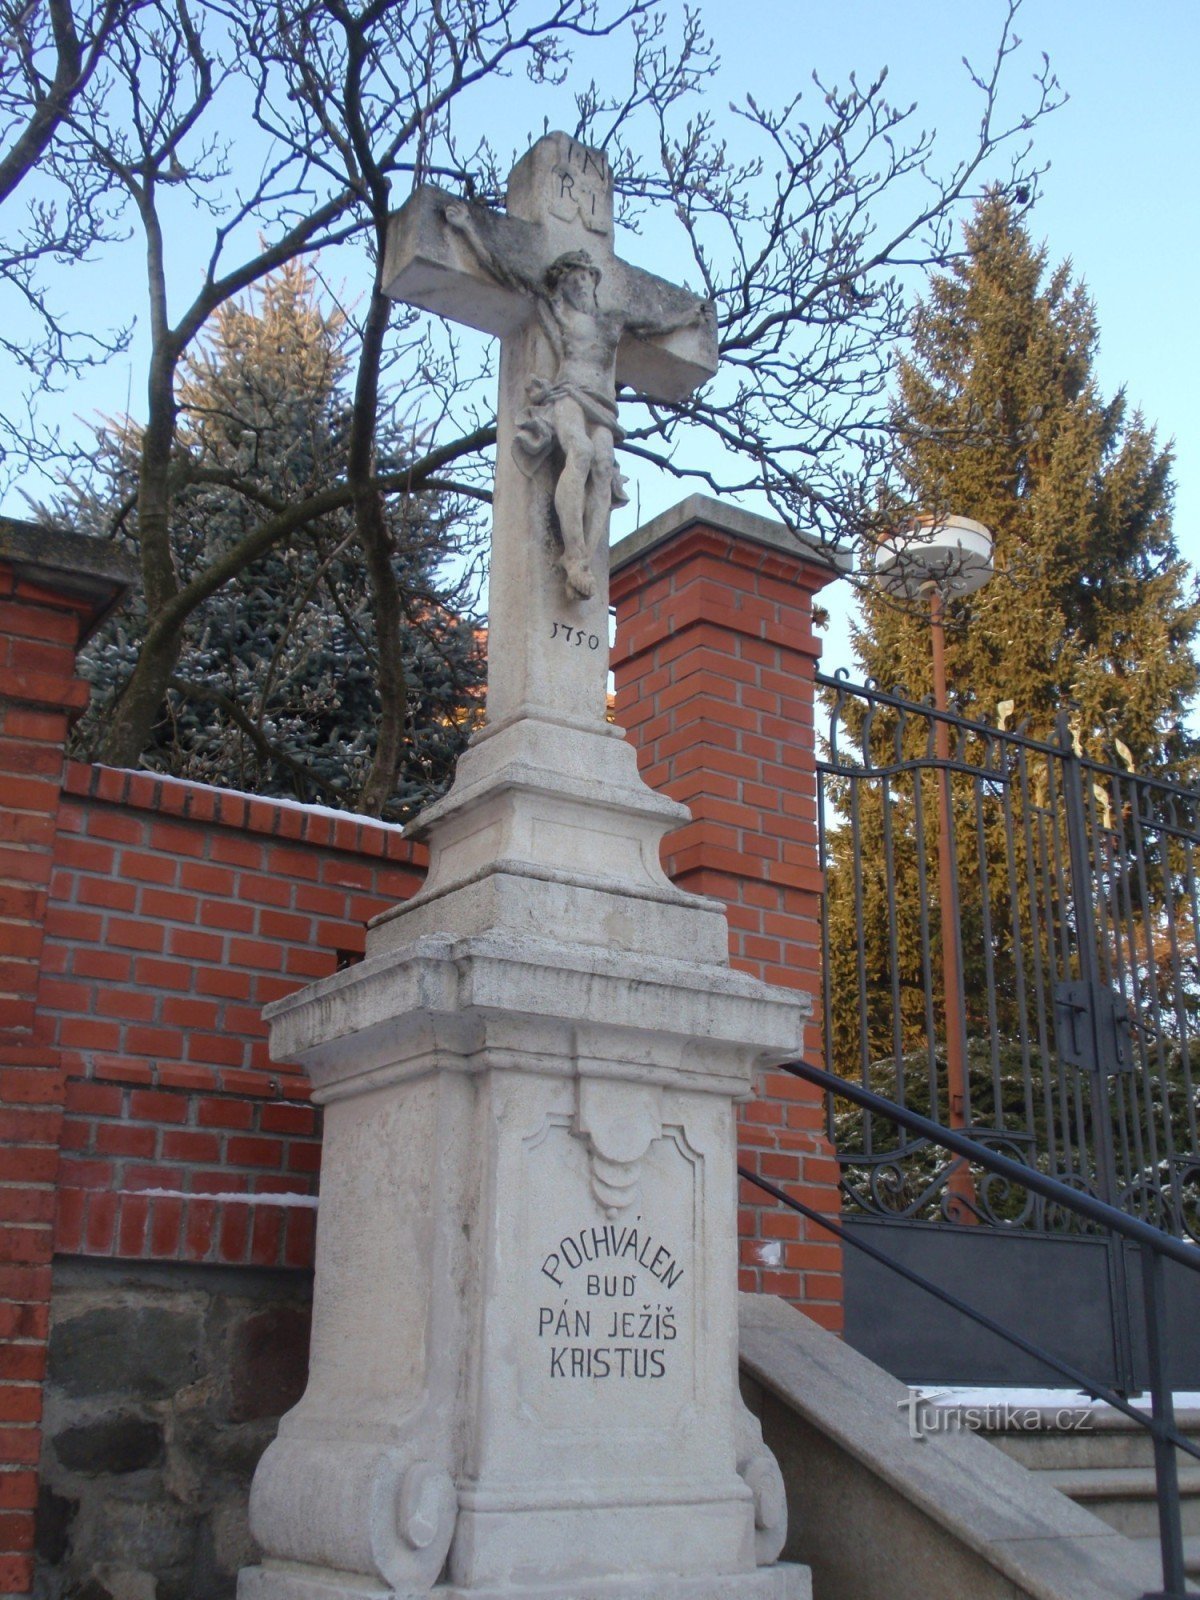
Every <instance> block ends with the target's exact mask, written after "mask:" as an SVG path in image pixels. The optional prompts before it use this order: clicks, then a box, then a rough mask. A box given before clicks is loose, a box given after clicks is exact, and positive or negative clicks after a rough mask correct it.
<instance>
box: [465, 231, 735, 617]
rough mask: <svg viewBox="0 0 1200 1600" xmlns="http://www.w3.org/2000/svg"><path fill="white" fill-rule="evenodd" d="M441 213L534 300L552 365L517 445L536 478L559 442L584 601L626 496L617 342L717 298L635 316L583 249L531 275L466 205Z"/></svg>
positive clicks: (576, 582) (693, 319)
mask: <svg viewBox="0 0 1200 1600" xmlns="http://www.w3.org/2000/svg"><path fill="white" fill-rule="evenodd" d="M445 219H446V222H447V224H448V226H449V227H451V228H453V229H454V230H455V232H456V233H457V234H458V235H459V236H460V237H461V238H462V239H463V240H464V241H465V242H466V243H467V245H468V246H469V247H470V249H471V252H472V254H473V255H474V256H475V258H476V259H477V260H478V262H479V264H480V265H481V266H482V267H483V268H484V270H485V271H487V272H488V273H490V274H491V276H492V277H494V278H495V279H497V281H498V282H500V283H504V284H506V285H508V286H509V287H510V288H513V289H517V290H519V291H520V292H522V293H523V294H526V295H528V296H530V297H531V298H532V300H533V302H534V304H535V307H536V313H537V318H538V324H539V326H540V328H541V330H542V333H543V335H544V336H545V340H546V344H547V346H548V347H549V350H550V353H551V355H552V358H553V362H554V367H553V371H552V372H550V373H548V374H546V375H545V376H541V375H538V376H535V377H533V378H531V379H530V380H529V386H528V390H527V398H528V400H529V407H528V410H527V411H525V413H524V414H523V415H522V416H521V417H520V418H519V419H518V422H517V430H516V438H515V441H514V446H513V448H514V453H515V455H516V458H517V462H518V464H519V465H520V466H521V468H522V470H523V471H525V472H526V473H528V474H530V475H532V474H533V473H534V472H535V471H537V469H538V468H539V467H540V466H541V464H542V462H543V461H545V460H546V459H547V458H548V457H549V456H550V455H551V454H552V453H553V452H554V451H555V450H556V449H557V452H558V455H559V456H560V458H561V460H560V463H559V469H558V477H557V479H556V482H555V486H554V496H553V499H554V510H555V513H556V515H557V518H558V526H559V532H560V534H561V536H562V543H563V556H562V567H563V573H564V576H565V579H566V588H567V593H568V594H569V595H571V596H573V597H576V598H579V599H587V598H588V596H590V595H592V594H594V593H595V589H596V578H595V574H594V572H593V559H594V557H595V554H596V551H597V550H598V549H599V548H600V547H601V546H602V545H603V544H604V542H605V535H606V533H607V530H608V519H609V514H610V512H611V510H612V508H613V506H614V505H625V504H626V502H627V500H628V496H627V495H626V494H625V480H624V478H623V477H622V475H621V473H620V472H619V471H618V470H617V465H616V454H615V452H616V446H617V445H618V444H619V443H620V441H621V439H622V438H623V437H624V435H623V433H622V430H621V426H620V424H619V422H618V420H617V399H616V360H617V347H618V345H619V344H620V342H621V339H622V337H623V335H625V334H626V333H631V334H633V335H634V336H635V337H638V338H653V337H655V336H657V335H662V334H668V333H674V332H676V331H677V330H678V329H680V328H685V327H692V326H695V325H696V324H698V323H700V322H702V321H704V319H705V318H706V317H711V316H712V315H713V308H712V305H711V303H710V302H708V301H699V302H696V303H695V304H694V305H693V308H692V309H691V310H690V311H689V312H688V313H687V314H686V315H684V316H682V317H679V318H675V319H666V318H664V319H660V320H656V321H644V320H639V319H637V318H635V317H634V316H632V315H631V314H630V313H629V311H628V309H624V308H621V307H619V306H615V307H607V306H604V305H602V304H601V303H600V299H599V294H598V290H599V287H600V282H601V272H600V269H599V267H597V266H596V264H595V263H594V261H593V260H592V258H591V256H590V255H589V254H588V252H587V251H586V250H573V251H570V252H568V253H567V254H565V255H561V256H559V257H558V258H557V260H555V261H553V262H551V264H550V266H549V267H547V269H546V271H545V273H544V274H543V276H542V278H541V279H540V281H533V280H530V279H528V278H525V277H524V276H523V275H521V274H520V273H519V272H518V271H517V270H515V269H514V268H513V266H512V265H510V263H508V262H506V261H502V260H501V259H500V258H499V257H498V256H496V255H495V254H494V253H493V252H492V251H491V250H489V249H488V247H487V244H486V243H485V241H484V240H483V239H482V238H481V237H480V234H479V232H478V230H477V229H476V228H475V226H474V222H473V219H472V216H471V209H470V207H469V206H468V205H467V204H466V203H465V202H463V201H454V202H451V204H449V205H448V206H447V207H446V210H445Z"/></svg>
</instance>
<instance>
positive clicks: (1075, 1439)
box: [985, 1411, 1200, 1574]
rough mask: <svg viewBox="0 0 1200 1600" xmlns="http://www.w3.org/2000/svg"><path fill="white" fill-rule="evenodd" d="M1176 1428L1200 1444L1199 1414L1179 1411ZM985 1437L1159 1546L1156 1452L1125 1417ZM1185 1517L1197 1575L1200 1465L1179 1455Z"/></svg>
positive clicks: (1119, 1528)
mask: <svg viewBox="0 0 1200 1600" xmlns="http://www.w3.org/2000/svg"><path fill="white" fill-rule="evenodd" d="M1177 1426H1178V1427H1179V1430H1180V1432H1181V1433H1183V1434H1184V1435H1185V1436H1186V1437H1187V1438H1188V1439H1190V1440H1191V1441H1192V1442H1194V1443H1200V1413H1198V1412H1195V1411H1187V1412H1182V1413H1180V1415H1179V1417H1178V1419H1177ZM985 1437H986V1438H988V1439H990V1441H991V1442H992V1443H993V1444H995V1445H998V1446H999V1447H1000V1449H1001V1450H1003V1451H1004V1453H1005V1454H1006V1455H1007V1456H1010V1457H1011V1458H1012V1459H1013V1460H1016V1461H1019V1462H1020V1463H1021V1464H1022V1465H1023V1466H1025V1467H1028V1468H1029V1469H1030V1470H1031V1471H1034V1472H1036V1473H1038V1475H1039V1479H1040V1480H1041V1481H1045V1482H1047V1483H1049V1484H1052V1485H1053V1487H1054V1488H1056V1489H1058V1490H1059V1491H1060V1492H1061V1493H1063V1494H1065V1495H1067V1496H1068V1498H1069V1499H1071V1500H1073V1501H1074V1502H1075V1503H1076V1504H1077V1505H1080V1506H1083V1507H1084V1508H1085V1509H1086V1510H1088V1511H1090V1512H1092V1514H1093V1515H1094V1516H1097V1517H1099V1518H1100V1519H1101V1520H1102V1521H1103V1522H1106V1523H1107V1524H1108V1526H1109V1527H1110V1528H1112V1529H1114V1530H1115V1531H1116V1532H1117V1533H1122V1534H1124V1535H1125V1536H1126V1537H1127V1538H1129V1539H1133V1540H1135V1541H1137V1542H1138V1543H1145V1545H1146V1547H1147V1548H1153V1549H1155V1550H1157V1548H1158V1503H1157V1500H1156V1498H1155V1494H1156V1491H1155V1480H1154V1465H1153V1462H1154V1449H1153V1443H1152V1441H1151V1439H1150V1436H1149V1434H1148V1433H1147V1432H1146V1431H1145V1430H1144V1429H1142V1428H1140V1427H1139V1426H1138V1425H1137V1424H1136V1423H1135V1422H1132V1421H1130V1420H1129V1419H1128V1418H1127V1417H1122V1416H1114V1415H1113V1414H1112V1413H1107V1412H1101V1413H1099V1414H1098V1415H1096V1416H1095V1417H1094V1418H1093V1419H1092V1422H1091V1424H1090V1425H1089V1427H1088V1428H1087V1429H1086V1430H1078V1429H1075V1428H1072V1429H1069V1430H1056V1429H1053V1428H1050V1427H1047V1428H1045V1429H1041V1430H1031V1431H1022V1432H1016V1431H1001V1430H996V1431H993V1432H989V1433H987V1434H985ZM1178 1466H1179V1491H1180V1513H1181V1522H1182V1525H1183V1533H1184V1538H1185V1541H1186V1545H1187V1555H1188V1570H1189V1572H1191V1573H1193V1574H1197V1573H1200V1461H1197V1460H1195V1459H1194V1458H1192V1457H1189V1456H1187V1455H1186V1454H1184V1453H1183V1452H1182V1451H1181V1452H1179V1463H1178Z"/></svg>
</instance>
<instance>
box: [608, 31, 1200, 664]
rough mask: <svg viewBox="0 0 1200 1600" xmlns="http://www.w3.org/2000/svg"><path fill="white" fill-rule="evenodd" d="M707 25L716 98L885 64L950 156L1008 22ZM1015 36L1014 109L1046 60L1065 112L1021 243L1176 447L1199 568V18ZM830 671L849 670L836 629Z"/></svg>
mask: <svg viewBox="0 0 1200 1600" xmlns="http://www.w3.org/2000/svg"><path fill="white" fill-rule="evenodd" d="M704 9H705V16H706V19H707V20H708V23H709V25H710V28H711V30H712V32H713V33H714V35H715V37H716V40H717V43H718V46H719V48H720V51H721V54H722V57H723V61H724V78H723V83H722V87H723V88H725V86H726V85H727V86H728V87H727V89H726V93H727V94H729V95H731V94H732V93H733V92H734V91H735V89H736V87H737V86H738V85H739V84H743V85H744V84H750V85H753V86H754V92H755V94H756V96H758V97H759V98H760V99H762V100H763V101H766V102H776V101H779V100H781V99H782V98H784V97H785V96H786V95H787V94H788V93H789V92H791V91H792V90H793V88H794V87H801V86H803V85H804V84H805V83H806V82H807V80H808V78H809V74H810V72H811V70H812V68H813V67H814V66H816V67H818V68H819V69H820V70H821V72H822V75H823V76H825V75H828V76H831V77H834V78H844V76H845V75H846V73H848V72H849V71H850V70H851V69H852V68H853V69H854V70H856V71H857V74H858V77H859V80H860V82H862V81H864V80H865V79H866V78H867V76H868V74H870V73H871V72H872V71H873V70H874V69H876V68H878V67H880V66H882V65H884V64H886V65H887V66H888V68H889V78H888V92H889V95H890V96H891V98H892V99H893V101H894V102H896V103H897V104H907V103H909V102H910V101H912V100H916V101H917V102H918V104H919V108H920V120H921V121H922V123H923V124H925V125H929V126H933V127H935V128H936V129H937V130H938V132H939V134H940V135H943V136H945V138H946V146H947V149H948V150H949V149H953V148H954V147H955V143H956V139H957V141H958V143H959V144H960V145H961V142H962V139H963V137H964V135H965V134H966V133H967V132H968V130H969V125H970V119H971V117H972V115H973V107H974V104H975V102H974V100H973V98H972V96H971V93H970V92H969V91H968V90H967V88H966V74H965V72H964V70H963V66H962V59H961V58H962V56H963V55H964V54H965V55H967V56H969V57H970V58H971V59H972V62H973V63H975V64H982V63H983V61H984V59H985V57H986V56H987V55H988V53H989V52H990V50H991V47H992V41H993V40H994V38H995V35H996V33H997V30H998V24H999V19H1000V17H1001V15H1002V10H1003V8H1002V6H1001V5H1000V4H999V3H998V0H958V3H953V0H748V3H743V0H708V4H707V5H706V6H705V8H704ZM1017 32H1018V34H1019V36H1020V37H1021V38H1022V40H1023V41H1024V46H1023V49H1022V50H1021V51H1020V52H1019V53H1018V55H1017V56H1016V57H1015V58H1014V60H1013V61H1012V62H1011V63H1010V66H1009V72H1008V83H1009V91H1010V94H1011V93H1012V92H1013V91H1015V92H1016V93H1018V94H1019V93H1021V92H1023V85H1024V84H1026V83H1028V81H1029V77H1030V74H1031V73H1032V72H1033V70H1034V69H1035V68H1036V67H1037V66H1038V65H1039V64H1040V63H1039V52H1041V51H1043V50H1044V51H1046V53H1047V54H1048V55H1049V57H1050V61H1051V65H1052V67H1053V69H1054V70H1055V72H1056V73H1057V74H1058V77H1059V79H1060V81H1061V82H1062V84H1063V87H1064V88H1065V89H1066V91H1067V93H1068V94H1069V96H1070V99H1069V100H1068V102H1067V104H1066V105H1065V106H1063V107H1062V109H1061V110H1059V111H1056V112H1055V113H1054V114H1053V115H1052V116H1050V117H1047V118H1046V119H1045V120H1044V121H1043V122H1042V123H1041V124H1039V126H1038V129H1037V131H1036V135H1035V137H1036V149H1037V151H1038V153H1039V154H1040V156H1041V157H1042V159H1043V160H1048V161H1049V162H1050V163H1051V167H1050V171H1049V172H1048V173H1047V174H1046V176H1045V178H1044V180H1043V184H1042V194H1043V197H1042V199H1041V200H1040V201H1039V203H1038V205H1037V207H1036V208H1035V210H1034V211H1033V214H1032V217H1031V219H1030V227H1031V231H1032V232H1033V235H1034V237H1035V238H1038V239H1044V240H1045V241H1046V243H1047V246H1048V250H1049V256H1050V260H1051V262H1052V263H1056V262H1058V261H1059V260H1061V259H1063V258H1065V257H1068V256H1069V257H1071V258H1072V260H1073V262H1074V264H1075V268H1076V271H1077V273H1078V274H1079V275H1080V276H1082V277H1083V278H1084V279H1085V280H1086V282H1087V285H1088V288H1089V290H1090V292H1091V294H1092V296H1093V298H1094V300H1095V302H1096V307H1097V312H1098V316H1099V322H1100V332H1101V343H1100V354H1099V358H1098V362H1097V370H1098V373H1099V378H1100V382H1101V385H1102V388H1103V390H1104V392H1105V393H1106V394H1107V393H1111V392H1112V391H1113V390H1115V389H1116V388H1118V387H1120V386H1121V385H1124V386H1125V388H1126V391H1127V393H1128V396H1129V399H1130V402H1131V404H1133V405H1135V406H1139V407H1140V408H1141V409H1142V410H1143V412H1144V413H1145V415H1146V418H1147V420H1148V421H1149V422H1151V423H1153V424H1156V425H1157V428H1158V432H1159V437H1160V439H1161V440H1163V441H1166V440H1169V439H1174V441H1175V451H1176V468H1175V481H1176V490H1177V494H1176V515H1175V529H1176V537H1177V539H1178V543H1179V547H1180V550H1181V552H1182V554H1183V555H1184V556H1185V557H1186V558H1187V559H1188V560H1189V561H1190V562H1191V563H1192V564H1193V565H1197V564H1200V398H1198V392H1197V383H1198V378H1197V369H1198V367H1200V337H1198V335H1197V321H1198V318H1197V307H1196V287H1195V278H1196V274H1197V261H1198V260H1200V221H1198V217H1197V209H1198V200H1200V176H1198V175H1200V109H1198V106H1197V98H1198V93H1200V91H1198V89H1197V83H1196V64H1197V60H1198V59H1200V3H1198V0H1145V3H1143V4H1134V3H1133V0H1026V3H1025V4H1024V5H1023V6H1022V8H1021V11H1020V14H1019V18H1018V23H1017ZM664 491H665V493H664ZM660 496H662V498H659V497H660ZM676 498H677V491H676V490H675V488H674V486H673V485H663V486H658V488H657V489H656V488H655V486H652V485H647V484H646V483H645V482H644V481H643V484H642V512H643V515H649V514H651V513H652V512H654V511H657V510H661V509H664V508H665V506H667V505H670V504H671V503H673V501H674V500H675V499H676ZM959 509H960V510H962V511H963V512H964V513H966V514H967V515H969V514H970V507H967V506H964V507H961V508H959ZM622 531H624V530H622ZM837 587H839V588H842V589H843V590H844V589H845V586H844V585H840V586H837ZM826 598H828V599H830V600H833V598H834V596H833V591H829V590H827V591H826ZM846 598H847V600H848V599H849V596H848V594H847V596H846ZM836 609H837V610H839V611H840V610H841V609H842V608H841V607H840V606H836ZM825 664H826V665H827V666H830V667H832V666H835V665H843V664H848V657H847V646H846V644H845V637H844V629H843V628H842V627H841V626H839V625H837V624H836V623H835V626H834V627H833V628H832V629H831V632H830V636H829V638H828V641H827V645H826V661H825Z"/></svg>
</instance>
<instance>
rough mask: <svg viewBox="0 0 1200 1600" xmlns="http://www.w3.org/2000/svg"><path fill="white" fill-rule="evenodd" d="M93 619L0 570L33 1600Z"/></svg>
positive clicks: (8, 1142)
mask: <svg viewBox="0 0 1200 1600" xmlns="http://www.w3.org/2000/svg"><path fill="white" fill-rule="evenodd" d="M89 616H90V608H89V607H88V606H87V605H86V604H83V603H75V602H73V601H72V600H71V599H70V598H69V597H67V596H64V595H60V594H58V593H56V592H54V591H52V590H47V589H42V588H40V587H38V585H37V584H36V583H34V582H32V581H31V580H30V579H28V578H25V577H22V576H21V574H20V572H19V570H18V569H17V568H16V567H14V566H13V565H11V564H9V563H7V562H0V1593H5V1592H10V1591H11V1592H16V1593H23V1592H24V1591H25V1590H26V1589H27V1588H28V1587H29V1584H30V1582H31V1580H32V1572H33V1555H32V1552H33V1507H34V1505H35V1503H36V1499H37V1477H36V1471H35V1469H36V1466H37V1461H38V1454H39V1449H40V1444H41V1427H40V1424H41V1417H42V1383H41V1380H42V1376H43V1373H44V1371H45V1364H46V1338H47V1332H48V1323H49V1303H50V1260H51V1255H52V1250H53V1236H52V1229H53V1221H54V1198H55V1190H54V1184H55V1176H56V1170H57V1165H58V1139H59V1133H60V1131H61V1125H62V1091H63V1075H62V1070H61V1061H60V1058H59V1053H58V1050H57V1049H56V1048H55V1045H54V1042H53V1039H52V1038H51V1037H50V1032H49V1030H48V1029H47V1028H46V1026H45V1024H44V1020H43V1019H42V1018H41V1016H40V1015H39V1012H38V1005H37V1001H38V981H39V974H40V969H41V965H42V960H43V954H44V951H43V928H44V923H45V916H46V905H47V899H48V894H49V888H50V879H51V873H52V870H53V852H54V844H55V836H56V824H55V813H56V811H57V809H58V798H59V777H60V774H61V771H62V751H63V745H64V742H65V740H66V736H67V728H68V723H69V719H70V716H71V714H72V713H73V712H78V711H80V710H82V708H83V707H84V706H85V705H86V704H87V685H86V684H84V683H82V682H80V681H79V680H78V679H77V678H76V676H75V649H76V644H77V642H78V639H79V636H80V633H81V631H82V629H83V627H84V625H85V623H86V621H87V620H88V617H89Z"/></svg>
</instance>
